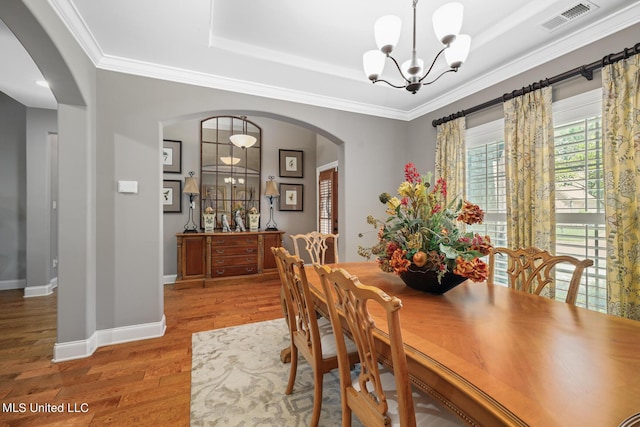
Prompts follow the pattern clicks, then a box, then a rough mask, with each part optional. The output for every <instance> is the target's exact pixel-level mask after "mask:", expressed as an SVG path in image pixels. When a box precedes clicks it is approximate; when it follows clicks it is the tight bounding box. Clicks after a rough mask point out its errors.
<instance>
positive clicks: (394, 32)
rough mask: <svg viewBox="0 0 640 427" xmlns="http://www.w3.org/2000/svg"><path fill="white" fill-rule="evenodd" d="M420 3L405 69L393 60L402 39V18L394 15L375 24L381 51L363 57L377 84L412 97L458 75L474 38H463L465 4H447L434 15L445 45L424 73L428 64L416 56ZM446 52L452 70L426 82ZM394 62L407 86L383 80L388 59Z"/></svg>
mask: <svg viewBox="0 0 640 427" xmlns="http://www.w3.org/2000/svg"><path fill="white" fill-rule="evenodd" d="M417 4H418V0H413V50H412V52H411V59H409V60H407V61H405V62H404V63H403V64H402V66H400V64H398V61H396V59H395V58H394V57H393V56H391V52H392V51H393V49H394V48H395V46H396V44H397V43H398V39H399V38H400V27H401V21H400V18H398V17H397V16H394V15H386V16H383V17H381V18H379V19H378V20H377V21H376V23H375V37H376V44H377V45H378V49H379V50H370V51H368V52H365V54H364V55H363V56H362V62H363V65H364V72H365V74H366V75H367V77H368V78H369V80H371V81H372V82H373V83H378V82H384V83H386V84H388V85H389V86H392V87H395V88H398V89H406V90H408V91H409V92H411V93H414V94H415V93H416V92H417V91H419V90H420V88H421V87H422V86H423V85H429V84H431V83H433V82H435V81H436V80H438V79H439V78H440V77H442V76H443V75H444V74H445V73H449V72H452V71H453V72H456V71H458V68H460V66H461V65H462V64H463V63H464V62H465V61H466V59H467V56H468V55H469V48H470V47H471V37H469V36H468V35H466V34H459V33H460V29H461V28H462V15H463V11H464V7H463V6H462V4H461V3H447V4H445V5H443V6H441V7H440V8H438V9H437V10H436V11H435V12H434V14H433V30H434V32H435V33H436V37H437V38H438V40H440V42H441V43H442V44H443V45H444V48H442V50H440V52H438V54H437V55H436V57H435V58H434V59H433V62H432V63H431V66H430V67H429V69H428V70H427V71H426V72H424V61H423V60H422V59H420V58H418V56H417V53H416V5H417ZM443 52H444V56H445V59H446V61H447V64H448V65H449V67H450V68H449V69H448V70H446V71H444V72H442V74H440V75H439V76H438V77H436V78H435V79H433V80H431V81H425V79H426V78H427V76H428V75H429V74H430V73H431V70H433V67H434V65H435V63H436V61H437V60H438V58H439V57H440V55H441V54H442V53H443ZM386 58H389V59H391V60H392V61H393V63H394V64H395V66H396V68H397V69H398V71H399V72H400V75H401V76H402V78H403V79H404V82H403V84H400V85H396V84H393V83H391V82H389V81H387V80H384V79H380V78H379V77H380V74H382V70H383V69H384V62H385V59H386Z"/></svg>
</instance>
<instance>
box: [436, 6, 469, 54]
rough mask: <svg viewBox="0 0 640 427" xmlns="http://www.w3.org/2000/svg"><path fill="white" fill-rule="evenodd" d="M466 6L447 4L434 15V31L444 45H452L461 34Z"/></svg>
mask: <svg viewBox="0 0 640 427" xmlns="http://www.w3.org/2000/svg"><path fill="white" fill-rule="evenodd" d="M463 14H464V6H462V3H447V4H444V5H442V6H440V7H439V8H438V9H437V10H436V11H435V12H434V13H433V31H434V32H435V33H436V37H437V38H438V40H440V42H441V43H442V44H445V45H447V44H449V43H451V42H452V41H453V40H454V39H455V38H456V36H457V35H458V34H459V33H460V29H461V28H462V17H463Z"/></svg>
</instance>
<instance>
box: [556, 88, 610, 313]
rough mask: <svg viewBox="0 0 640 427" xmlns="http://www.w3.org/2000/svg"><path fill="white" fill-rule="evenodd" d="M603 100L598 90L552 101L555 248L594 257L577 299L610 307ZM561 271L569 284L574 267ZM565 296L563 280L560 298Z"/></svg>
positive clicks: (602, 309)
mask: <svg viewBox="0 0 640 427" xmlns="http://www.w3.org/2000/svg"><path fill="white" fill-rule="evenodd" d="M601 103H602V91H601V90H595V91H592V92H588V93H585V94H582V95H578V96H574V97H572V98H569V99H566V100H562V101H559V102H556V103H554V105H553V120H554V128H555V135H554V144H555V180H556V183H555V184H556V185H555V187H556V254H558V255H571V256H575V257H576V258H590V259H592V260H593V266H592V267H589V268H587V269H586V270H585V273H584V274H583V276H582V283H581V285H580V289H579V290H578V299H577V301H576V304H577V305H579V306H582V307H586V308H589V309H592V310H596V311H600V312H603V313H606V312H607V287H606V281H605V275H606V261H607V259H606V235H605V223H604V182H603V178H604V175H603V174H604V172H603V159H602V112H601ZM557 274H558V279H559V280H558V281H559V282H561V281H562V279H563V278H564V279H565V281H566V282H567V285H568V280H569V274H570V273H569V272H563V271H558V273H557ZM562 276H564V277H562ZM565 297H566V290H565V291H563V290H562V288H561V287H560V286H559V289H558V291H557V295H556V298H557V299H560V300H564V298H565Z"/></svg>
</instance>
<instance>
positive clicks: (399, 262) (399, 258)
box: [389, 249, 411, 274]
mask: <svg viewBox="0 0 640 427" xmlns="http://www.w3.org/2000/svg"><path fill="white" fill-rule="evenodd" d="M406 255H407V251H405V250H403V249H397V250H396V251H395V252H394V253H393V255H391V259H390V260H389V265H390V266H391V268H393V271H395V272H396V274H400V273H403V272H405V271H407V269H408V268H409V266H410V265H411V261H409V260H408V259H407V258H406Z"/></svg>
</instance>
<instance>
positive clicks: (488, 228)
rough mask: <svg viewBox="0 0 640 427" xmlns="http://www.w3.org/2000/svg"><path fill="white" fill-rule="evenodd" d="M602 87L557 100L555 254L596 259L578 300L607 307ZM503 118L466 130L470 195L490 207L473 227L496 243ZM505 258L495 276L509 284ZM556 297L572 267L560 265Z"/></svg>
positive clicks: (501, 226)
mask: <svg viewBox="0 0 640 427" xmlns="http://www.w3.org/2000/svg"><path fill="white" fill-rule="evenodd" d="M601 100H602V93H601V91H600V90H595V91H591V92H588V93H585V94H581V95H578V96H575V97H572V98H569V99H566V100H563V101H559V102H556V103H554V105H553V111H554V113H553V114H554V117H553V118H554V125H555V135H554V143H555V184H556V248H555V252H556V254H557V255H571V256H575V257H577V258H590V259H592V260H593V261H594V265H593V267H589V268H588V269H587V270H586V271H585V273H584V274H583V276H582V284H581V286H580V290H579V291H578V299H577V303H576V304H577V305H579V306H583V307H586V308H589V309H592V310H596V311H601V312H605V313H606V298H607V295H606V292H607V290H606V284H605V271H606V238H605V225H604V189H603V164H602V139H601V136H602V135H601V126H602V125H601V111H600V110H601ZM503 132H504V124H503V121H497V122H493V123H489V124H486V125H482V126H478V127H476V128H472V129H469V130H468V131H467V138H466V139H467V198H468V199H469V200H471V201H472V202H474V203H476V204H479V205H480V206H481V207H482V208H483V209H484V210H485V212H486V215H485V222H484V224H482V225H480V226H474V227H473V228H471V231H475V232H478V233H483V234H488V235H489V236H491V240H492V241H493V243H494V245H495V246H507V247H508V246H509V245H508V242H507V236H506V200H505V195H506V187H505V176H504V136H503ZM505 270H506V261H503V262H502V263H501V262H500V260H498V263H497V265H496V282H497V283H502V284H504V285H506V284H507V276H506V273H505ZM557 279H558V280H557V289H556V295H555V298H556V299H558V300H560V301H564V299H565V297H566V287H567V286H568V282H569V279H570V271H566V270H565V271H563V270H561V269H560V270H558V271H557Z"/></svg>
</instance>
